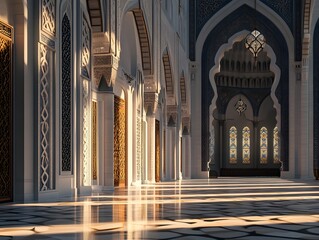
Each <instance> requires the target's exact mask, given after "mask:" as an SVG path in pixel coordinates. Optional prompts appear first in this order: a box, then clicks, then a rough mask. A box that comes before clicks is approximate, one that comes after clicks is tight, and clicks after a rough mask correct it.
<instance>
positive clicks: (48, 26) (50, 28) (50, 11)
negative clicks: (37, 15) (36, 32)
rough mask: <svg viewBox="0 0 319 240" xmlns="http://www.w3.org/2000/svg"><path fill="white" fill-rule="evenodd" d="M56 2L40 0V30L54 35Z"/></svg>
mask: <svg viewBox="0 0 319 240" xmlns="http://www.w3.org/2000/svg"><path fill="white" fill-rule="evenodd" d="M55 6H56V2H55V0H42V4H41V26H42V31H44V32H46V33H48V34H50V35H52V36H55V30H56V26H55V20H56V12H55V11H56V7H55Z"/></svg>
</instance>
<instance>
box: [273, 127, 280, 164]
mask: <svg viewBox="0 0 319 240" xmlns="http://www.w3.org/2000/svg"><path fill="white" fill-rule="evenodd" d="M273 144H274V163H279V131H278V127H275V128H274V143H273Z"/></svg>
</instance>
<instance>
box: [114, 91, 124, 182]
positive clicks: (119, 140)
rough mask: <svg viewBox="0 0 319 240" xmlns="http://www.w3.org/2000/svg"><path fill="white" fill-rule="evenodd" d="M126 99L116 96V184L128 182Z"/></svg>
mask: <svg viewBox="0 0 319 240" xmlns="http://www.w3.org/2000/svg"><path fill="white" fill-rule="evenodd" d="M125 125H126V116H125V101H124V100H123V99H121V98H119V97H117V96H114V186H124V185H125V183H126V126H125Z"/></svg>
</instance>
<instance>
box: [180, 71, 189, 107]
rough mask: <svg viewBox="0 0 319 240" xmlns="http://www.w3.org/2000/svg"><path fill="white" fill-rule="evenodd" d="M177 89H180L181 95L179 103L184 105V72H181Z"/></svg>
mask: <svg viewBox="0 0 319 240" xmlns="http://www.w3.org/2000/svg"><path fill="white" fill-rule="evenodd" d="M179 87H180V94H181V102H182V104H183V105H186V101H187V100H186V97H187V96H186V95H187V94H186V82H185V76H184V71H183V72H182V74H181V77H180V82H179Z"/></svg>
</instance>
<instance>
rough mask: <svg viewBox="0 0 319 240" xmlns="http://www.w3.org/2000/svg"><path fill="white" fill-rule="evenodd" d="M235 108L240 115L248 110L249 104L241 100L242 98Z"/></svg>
mask: <svg viewBox="0 0 319 240" xmlns="http://www.w3.org/2000/svg"><path fill="white" fill-rule="evenodd" d="M234 107H235V108H236V111H237V112H238V114H239V115H241V114H242V113H243V112H245V111H246V110H247V104H246V103H245V102H244V101H243V100H241V98H240V99H239V100H238V102H237V103H236V104H235V106H234Z"/></svg>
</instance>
